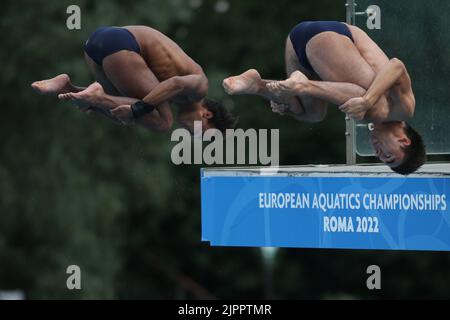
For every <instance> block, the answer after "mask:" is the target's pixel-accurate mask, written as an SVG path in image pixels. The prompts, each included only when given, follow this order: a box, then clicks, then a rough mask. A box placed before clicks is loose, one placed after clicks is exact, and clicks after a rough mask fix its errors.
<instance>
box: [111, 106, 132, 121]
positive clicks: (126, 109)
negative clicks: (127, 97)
mask: <svg viewBox="0 0 450 320" xmlns="http://www.w3.org/2000/svg"><path fill="white" fill-rule="evenodd" d="M111 114H112V115H113V116H114V117H116V118H117V119H118V120H119V121H120V122H121V123H122V124H124V125H130V124H133V123H134V116H133V110H132V109H131V106H127V105H123V106H119V107H117V108H115V109H112V110H111Z"/></svg>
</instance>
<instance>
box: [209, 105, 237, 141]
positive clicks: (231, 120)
mask: <svg viewBox="0 0 450 320" xmlns="http://www.w3.org/2000/svg"><path fill="white" fill-rule="evenodd" d="M204 106H205V107H206V108H207V109H208V110H209V111H211V112H212V114H213V117H212V118H211V119H210V120H209V121H210V123H212V124H213V125H214V127H215V128H216V129H217V130H220V131H221V132H222V133H225V131H226V130H227V129H234V128H235V127H236V124H237V118H236V117H235V116H234V115H233V114H232V113H231V112H230V111H228V110H227V109H226V108H225V107H224V106H223V105H222V104H220V103H218V102H216V101H213V100H210V99H205V100H204Z"/></svg>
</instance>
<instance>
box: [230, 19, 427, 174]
mask: <svg viewBox="0 0 450 320" xmlns="http://www.w3.org/2000/svg"><path fill="white" fill-rule="evenodd" d="M285 61H286V71H287V76H288V77H289V78H288V79H287V80H284V81H274V80H264V79H262V78H261V76H260V74H259V73H258V71H256V70H254V69H250V70H248V71H247V72H245V73H243V74H241V75H239V76H235V77H230V78H227V79H225V80H224V82H223V85H224V88H225V91H226V92H227V93H228V94H230V95H241V94H245V95H257V96H260V97H263V98H265V99H267V100H269V101H271V107H272V110H273V111H274V112H275V113H278V114H281V115H289V116H291V117H293V118H294V119H296V120H298V121H302V122H311V123H315V122H321V121H323V120H324V119H325V117H326V114H327V109H328V105H329V104H334V105H338V106H340V110H341V111H342V112H344V113H346V114H347V116H348V117H349V118H353V119H356V120H361V121H365V122H368V123H372V124H374V125H373V126H371V128H374V130H373V131H372V132H371V134H370V136H371V138H370V142H371V144H372V145H373V148H374V151H375V153H376V155H377V156H378V157H379V159H380V160H381V161H382V162H383V163H385V164H386V165H388V166H389V167H390V168H392V169H393V170H394V171H396V172H398V173H400V174H405V175H406V174H410V173H413V172H415V171H416V170H417V169H419V168H420V167H421V166H422V164H423V163H424V162H425V161H426V152H425V146H424V143H423V140H422V138H421V136H420V135H419V134H418V133H417V132H416V131H415V130H414V129H413V128H412V127H411V126H410V125H409V124H408V122H407V121H409V120H410V119H411V118H412V117H413V115H414V112H415V107H416V101H415V96H414V92H413V89H412V83H411V78H410V76H409V74H408V70H407V68H406V66H405V64H404V63H403V62H402V61H400V60H399V59H397V58H393V59H389V58H388V57H387V56H386V54H385V53H384V52H383V50H382V49H381V48H380V47H379V46H378V45H377V44H376V43H375V42H374V41H373V40H372V39H371V38H370V37H369V36H368V35H367V34H366V33H365V32H364V31H363V30H361V29H359V28H357V27H355V26H351V25H347V24H345V23H342V22H337V21H314V22H302V23H300V24H298V25H297V26H295V27H294V28H293V29H292V31H291V32H290V34H289V36H288V37H287V40H286V50H285Z"/></svg>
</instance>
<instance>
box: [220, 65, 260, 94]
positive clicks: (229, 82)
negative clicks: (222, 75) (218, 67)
mask: <svg viewBox="0 0 450 320" xmlns="http://www.w3.org/2000/svg"><path fill="white" fill-rule="evenodd" d="M260 85H261V76H260V75H259V73H258V71H256V70H255V69H251V70H248V71H247V72H244V73H243V74H241V75H240V76H236V77H231V78H227V79H225V80H224V81H223V87H224V89H225V91H226V92H227V93H228V94H229V95H238V94H256V93H258V91H259V89H260Z"/></svg>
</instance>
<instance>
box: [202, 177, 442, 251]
mask: <svg viewBox="0 0 450 320" xmlns="http://www.w3.org/2000/svg"><path fill="white" fill-rule="evenodd" d="M449 187H450V179H449V178H379V177H348V178H343V177H340V178H333V177H301V176H300V177H287V176H286V177H278V176H272V177H264V176H255V175H253V176H252V175H249V176H236V177H232V176H230V177H227V176H216V177H215V176H209V175H205V174H204V172H203V173H202V183H201V188H202V237H203V241H209V242H210V243H211V245H212V246H231V247H235V246H236V247H284V248H324V249H325V248H326V249H369V250H426V251H450V202H449V201H450V188H449Z"/></svg>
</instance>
